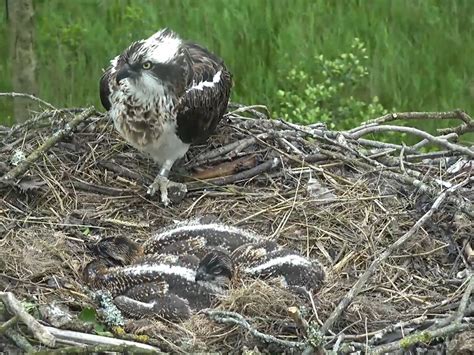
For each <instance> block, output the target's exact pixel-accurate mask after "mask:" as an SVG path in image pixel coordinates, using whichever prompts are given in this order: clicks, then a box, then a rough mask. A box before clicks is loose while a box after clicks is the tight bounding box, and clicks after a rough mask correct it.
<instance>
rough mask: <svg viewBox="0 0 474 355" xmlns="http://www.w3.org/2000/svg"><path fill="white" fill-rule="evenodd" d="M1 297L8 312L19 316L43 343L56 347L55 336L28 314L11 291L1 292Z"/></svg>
mask: <svg viewBox="0 0 474 355" xmlns="http://www.w3.org/2000/svg"><path fill="white" fill-rule="evenodd" d="M0 299H1V300H2V302H3V304H4V305H5V307H7V310H8V312H10V313H11V314H13V315H14V316H17V317H18V319H19V320H21V321H22V322H23V323H24V324H25V325H26V326H27V327H28V329H29V330H30V331H31V332H32V333H33V335H34V336H35V337H36V339H38V340H39V341H40V342H41V343H43V344H44V345H46V346H49V347H54V345H55V343H56V339H55V337H54V336H53V335H52V334H51V333H50V332H49V331H48V330H47V329H46V327H44V326H42V325H41V324H39V323H38V321H37V320H36V319H35V318H33V316H31V315H30V314H28V313H27V312H26V311H25V310H24V309H23V307H22V305H21V304H20V302H19V301H18V300H17V299H16V298H15V296H14V295H13V293H11V292H0Z"/></svg>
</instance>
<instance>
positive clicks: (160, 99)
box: [100, 28, 232, 205]
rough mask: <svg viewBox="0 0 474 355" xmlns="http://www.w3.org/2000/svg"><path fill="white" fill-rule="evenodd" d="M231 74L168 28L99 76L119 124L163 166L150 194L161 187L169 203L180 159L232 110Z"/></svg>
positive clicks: (102, 93) (137, 45)
mask: <svg viewBox="0 0 474 355" xmlns="http://www.w3.org/2000/svg"><path fill="white" fill-rule="evenodd" d="M231 88H232V74H231V73H230V72H229V71H228V70H227V68H226V66H225V65H224V62H223V60H222V59H220V58H219V57H217V56H216V55H214V54H213V53H211V52H209V51H208V50H207V49H206V48H204V47H202V46H200V45H198V44H196V43H191V42H188V41H183V40H182V39H181V38H180V37H179V36H178V34H176V33H175V32H173V31H171V30H170V29H168V28H165V29H162V30H160V31H158V32H156V33H155V34H153V35H152V36H151V37H149V38H148V39H145V40H140V41H137V42H133V43H132V44H131V45H130V46H129V47H128V48H127V49H126V50H125V51H123V52H122V54H120V55H118V56H117V57H115V58H114V59H113V60H112V61H111V62H110V66H109V67H108V68H107V70H106V71H105V72H104V74H103V75H102V77H101V79H100V99H101V102H102V105H103V106H104V108H105V109H106V110H107V111H108V112H109V115H110V116H111V117H112V119H113V122H114V125H115V128H116V129H117V130H118V132H119V133H120V134H121V135H122V137H123V138H124V139H125V140H126V141H127V142H128V143H129V144H130V145H132V146H133V147H135V148H136V149H138V150H139V151H141V152H144V153H147V154H149V155H150V156H151V158H152V159H153V160H154V161H155V162H157V163H158V164H160V166H161V169H160V171H159V174H158V175H157V176H156V178H155V180H154V182H153V184H151V185H150V187H149V188H148V193H149V194H150V195H153V194H154V193H155V192H156V190H157V189H158V188H159V189H160V191H161V200H162V202H163V203H164V204H165V205H168V203H169V201H170V200H169V197H168V187H171V186H176V187H177V188H178V189H179V190H181V191H182V192H183V193H185V192H186V186H185V185H183V184H179V183H176V182H173V181H170V180H168V175H169V172H170V170H171V168H172V167H173V164H174V163H175V161H176V160H178V159H180V158H182V157H183V156H184V155H185V154H186V152H187V151H188V149H189V147H190V145H191V144H193V143H197V142H200V141H203V140H204V139H206V138H207V137H208V136H209V135H210V134H212V133H213V132H214V130H215V128H216V126H217V124H218V123H219V121H220V120H221V118H222V117H223V115H224V113H225V112H226V110H227V105H228V102H229V96H230V91H231Z"/></svg>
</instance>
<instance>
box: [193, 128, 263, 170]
mask: <svg viewBox="0 0 474 355" xmlns="http://www.w3.org/2000/svg"><path fill="white" fill-rule="evenodd" d="M267 137H268V134H267V133H262V134H259V135H258V136H257V137H249V138H245V139H242V140H239V141H236V142H232V143H230V144H228V145H225V146H222V147H219V148H216V149H214V150H211V151H209V152H206V153H203V154H201V155H198V156H197V157H196V158H194V159H193V165H192V166H191V167H194V166H196V165H199V164H205V163H207V162H208V161H209V160H211V159H213V158H216V157H219V156H221V155H224V154H228V153H229V155H230V156H232V155H235V154H236V153H238V152H240V151H242V149H244V148H247V147H248V146H250V145H252V144H255V143H256V142H257V139H258V138H260V139H265V138H267Z"/></svg>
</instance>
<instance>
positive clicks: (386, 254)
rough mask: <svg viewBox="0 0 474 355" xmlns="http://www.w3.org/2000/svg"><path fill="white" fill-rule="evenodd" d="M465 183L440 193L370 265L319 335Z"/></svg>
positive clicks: (323, 332) (327, 320) (330, 326)
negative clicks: (389, 258)
mask: <svg viewBox="0 0 474 355" xmlns="http://www.w3.org/2000/svg"><path fill="white" fill-rule="evenodd" d="M465 183H466V181H463V182H461V183H460V184H457V185H454V186H453V187H451V188H449V189H447V190H445V191H444V192H442V193H441V194H440V195H439V196H438V198H437V199H436V200H435V202H434V203H433V205H432V206H431V208H430V209H429V211H428V212H426V213H425V214H424V215H423V216H422V217H421V218H420V219H419V220H418V221H417V222H416V223H415V224H414V225H413V227H411V228H410V230H409V231H408V232H406V233H405V234H404V235H403V236H402V237H400V238H399V239H397V241H395V242H394V243H393V244H392V245H391V246H390V247H388V248H387V249H386V250H385V251H384V252H383V253H382V254H380V255H379V256H378V257H376V258H375V260H374V261H372V263H371V264H370V266H369V268H368V269H367V270H366V271H365V272H364V273H363V274H362V276H361V277H360V278H359V279H358V280H357V282H356V283H355V284H354V285H353V286H352V288H351V289H350V290H349V292H348V293H347V294H346V296H344V298H343V299H342V300H341V301H340V302H339V304H338V305H337V306H336V308H335V309H334V311H333V312H332V313H331V315H330V316H329V317H328V318H327V319H326V321H325V322H324V324H323V326H322V327H321V333H322V334H323V335H324V334H326V333H327V331H328V330H329V329H331V328H332V326H333V325H334V323H335V322H336V321H337V320H338V319H339V317H340V316H341V314H342V312H343V311H344V310H345V309H346V308H347V306H349V304H350V303H351V302H352V300H353V299H354V297H356V296H357V295H358V294H359V292H360V290H361V289H362V287H363V286H364V285H365V284H366V283H367V281H368V280H369V278H370V277H371V276H372V274H373V273H374V272H375V271H376V270H377V269H378V268H379V266H380V265H381V264H382V263H383V262H384V261H385V260H386V259H387V258H388V257H389V256H390V255H391V254H392V253H393V252H394V251H395V250H396V249H398V248H399V247H400V246H401V245H403V244H404V243H405V242H406V241H407V240H409V239H410V238H411V237H412V236H413V235H415V233H416V232H417V231H418V229H419V228H420V227H421V226H423V225H424V224H425V223H426V222H427V221H428V220H429V219H430V218H431V216H432V215H433V213H434V212H435V211H437V210H438V208H439V206H440V205H441V204H442V203H443V201H444V200H445V199H446V197H447V195H448V194H449V193H452V192H454V191H455V190H457V189H458V188H459V187H461V186H463V185H464V184H465Z"/></svg>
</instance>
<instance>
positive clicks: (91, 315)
mask: <svg viewBox="0 0 474 355" xmlns="http://www.w3.org/2000/svg"><path fill="white" fill-rule="evenodd" d="M79 319H80V320H82V321H83V322H86V323H97V312H96V311H95V309H94V308H84V309H83V310H82V311H81V313H80V314H79Z"/></svg>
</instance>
